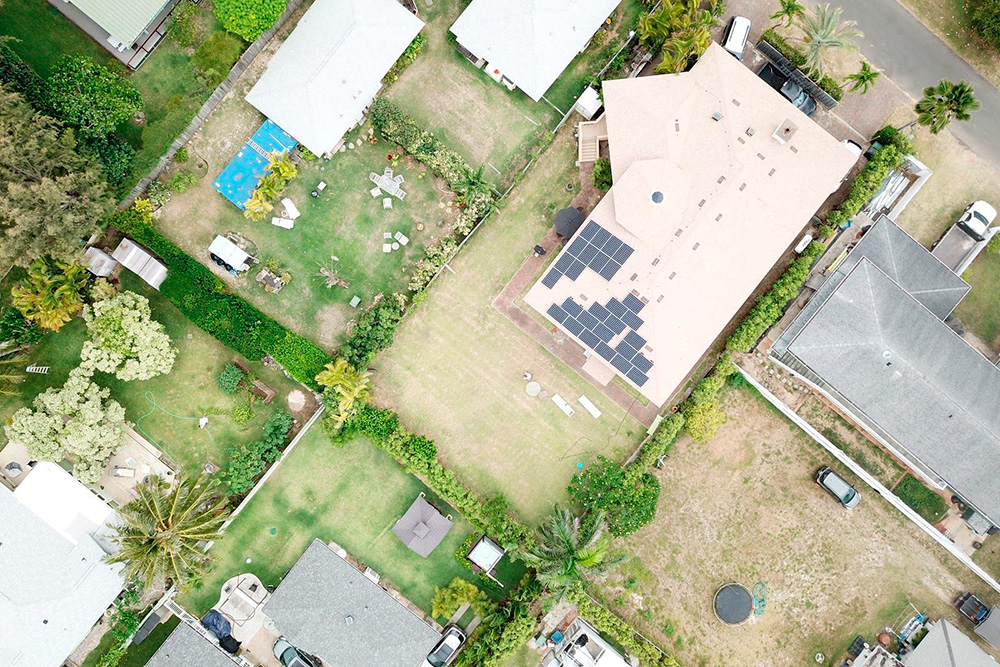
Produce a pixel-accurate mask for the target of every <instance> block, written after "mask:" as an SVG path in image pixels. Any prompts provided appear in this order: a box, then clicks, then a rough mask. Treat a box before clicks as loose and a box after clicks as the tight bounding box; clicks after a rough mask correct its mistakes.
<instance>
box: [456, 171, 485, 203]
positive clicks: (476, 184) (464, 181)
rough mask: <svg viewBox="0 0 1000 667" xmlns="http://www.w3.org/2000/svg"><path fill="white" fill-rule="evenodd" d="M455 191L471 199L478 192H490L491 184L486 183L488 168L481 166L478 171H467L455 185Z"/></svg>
mask: <svg viewBox="0 0 1000 667" xmlns="http://www.w3.org/2000/svg"><path fill="white" fill-rule="evenodd" d="M455 189H456V190H457V191H458V192H460V193H461V194H462V197H469V196H470V195H472V194H474V193H477V192H489V191H490V189H491V188H490V184H489V183H487V182H486V166H485V165H479V168H478V169H476V170H472V169H466V170H465V172H464V173H463V174H462V176H461V178H459V179H458V181H457V182H456V183H455Z"/></svg>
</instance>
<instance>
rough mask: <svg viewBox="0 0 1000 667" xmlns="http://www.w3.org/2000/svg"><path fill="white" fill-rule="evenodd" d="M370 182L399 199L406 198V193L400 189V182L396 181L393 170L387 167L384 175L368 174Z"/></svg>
mask: <svg viewBox="0 0 1000 667" xmlns="http://www.w3.org/2000/svg"><path fill="white" fill-rule="evenodd" d="M368 180H369V181H371V182H372V183H374V184H375V185H377V186H378V187H380V188H381V189H382V190H384V191H385V192H387V193H389V194H390V195H392V196H393V197H396V198H397V199H405V198H406V193H405V192H403V190H402V189H401V188H400V187H399V182H397V181H396V180H395V179H394V176H393V173H392V169H391V168H388V167H386V170H385V172H384V173H382V174H376V173H374V172H372V173H370V174H368Z"/></svg>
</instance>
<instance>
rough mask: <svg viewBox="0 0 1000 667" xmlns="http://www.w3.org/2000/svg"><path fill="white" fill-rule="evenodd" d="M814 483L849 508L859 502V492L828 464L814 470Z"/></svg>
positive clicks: (852, 507)
mask: <svg viewBox="0 0 1000 667" xmlns="http://www.w3.org/2000/svg"><path fill="white" fill-rule="evenodd" d="M816 483H817V484H819V485H820V486H821V487H823V488H824V489H826V491H827V493H829V494H830V495H831V496H833V497H834V498H836V499H837V500H838V501H839V502H840V504H841V505H843V506H844V507H846V508H847V509H849V510H852V509H854V508H855V507H857V506H858V503H860V502H861V494H860V493H858V492H857V490H856V489H855V488H854V487H853V486H851V485H850V484H848V483H847V480H846V479H844V478H843V477H841V476H840V475H838V474H837V473H836V472H834V471H833V470H832V469H831V468H830V467H829V466H823V467H822V468H820V469H819V470H817V471H816Z"/></svg>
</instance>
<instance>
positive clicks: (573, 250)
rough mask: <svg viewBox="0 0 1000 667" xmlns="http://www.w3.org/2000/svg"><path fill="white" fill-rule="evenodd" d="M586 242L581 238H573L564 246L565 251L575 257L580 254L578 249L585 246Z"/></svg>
mask: <svg viewBox="0 0 1000 667" xmlns="http://www.w3.org/2000/svg"><path fill="white" fill-rule="evenodd" d="M587 245H588V244H587V242H586V241H585V240H583V239H581V238H577V239H574V240H573V242H572V243H570V244H569V246H568V247H567V248H566V252H568V253H569V254H571V255H573V256H574V257H576V256H577V255H579V254H580V251H581V250H583V249H584V248H586V247H587Z"/></svg>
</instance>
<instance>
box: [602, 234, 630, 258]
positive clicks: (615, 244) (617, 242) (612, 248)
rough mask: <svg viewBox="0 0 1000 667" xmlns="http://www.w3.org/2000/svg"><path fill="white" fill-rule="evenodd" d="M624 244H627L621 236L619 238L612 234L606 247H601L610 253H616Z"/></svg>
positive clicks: (605, 244)
mask: <svg viewBox="0 0 1000 667" xmlns="http://www.w3.org/2000/svg"><path fill="white" fill-rule="evenodd" d="M623 245H625V244H624V243H622V241H621V239H620V238H618V237H617V236H612V237H611V238H610V239H608V240H607V241H606V242H605V243H604V247H603V248H601V250H603V251H604V252H606V253H608V254H609V255H614V254H615V253H616V252H617V251H618V249H619V248H621V247H622V246H623Z"/></svg>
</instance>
